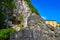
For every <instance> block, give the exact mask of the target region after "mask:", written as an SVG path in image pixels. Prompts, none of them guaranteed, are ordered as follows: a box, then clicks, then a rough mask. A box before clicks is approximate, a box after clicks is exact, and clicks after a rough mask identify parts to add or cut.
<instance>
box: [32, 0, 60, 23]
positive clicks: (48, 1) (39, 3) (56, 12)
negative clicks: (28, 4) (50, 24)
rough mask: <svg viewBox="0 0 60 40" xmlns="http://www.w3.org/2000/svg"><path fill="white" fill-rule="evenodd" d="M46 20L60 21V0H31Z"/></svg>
mask: <svg viewBox="0 0 60 40" xmlns="http://www.w3.org/2000/svg"><path fill="white" fill-rule="evenodd" d="M31 1H32V4H33V6H35V7H36V9H37V10H38V12H39V14H40V15H41V16H42V17H43V18H44V19H45V20H56V21H57V22H60V0H31Z"/></svg>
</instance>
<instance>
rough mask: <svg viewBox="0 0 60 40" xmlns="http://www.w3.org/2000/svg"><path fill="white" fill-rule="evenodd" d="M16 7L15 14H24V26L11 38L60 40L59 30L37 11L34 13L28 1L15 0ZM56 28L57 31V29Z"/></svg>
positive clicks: (19, 39)
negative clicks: (47, 22) (46, 22)
mask: <svg viewBox="0 0 60 40" xmlns="http://www.w3.org/2000/svg"><path fill="white" fill-rule="evenodd" d="M14 2H15V4H16V9H15V10H14V14H16V15H17V16H19V15H20V14H22V15H23V18H24V22H23V23H22V25H24V28H23V29H22V30H19V31H18V32H16V33H14V34H12V35H11V36H10V39H9V40H60V37H59V36H58V32H57V30H56V29H55V28H54V27H52V26H51V25H47V24H45V21H44V20H43V19H42V18H41V17H40V16H38V15H36V14H35V13H32V12H31V10H30V8H29V6H28V5H27V3H26V1H24V0H14ZM55 30H56V31H55Z"/></svg>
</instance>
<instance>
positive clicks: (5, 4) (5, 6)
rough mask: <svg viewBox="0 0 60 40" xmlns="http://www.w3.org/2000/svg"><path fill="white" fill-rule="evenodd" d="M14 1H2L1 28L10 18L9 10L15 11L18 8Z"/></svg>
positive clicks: (0, 5)
mask: <svg viewBox="0 0 60 40" xmlns="http://www.w3.org/2000/svg"><path fill="white" fill-rule="evenodd" d="M13 1H14V0H0V26H2V25H3V23H4V21H5V19H6V18H7V16H8V13H9V10H11V11H12V10H13V9H14V8H15V7H16V6H15V4H14V2H13Z"/></svg>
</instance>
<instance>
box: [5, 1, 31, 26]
mask: <svg viewBox="0 0 60 40" xmlns="http://www.w3.org/2000/svg"><path fill="white" fill-rule="evenodd" d="M14 3H15V5H16V9H14V10H13V13H10V14H11V15H10V14H9V16H8V17H9V18H8V20H7V21H6V22H7V24H8V25H9V26H11V25H12V26H14V23H13V21H17V22H18V20H17V19H18V17H19V16H20V15H21V14H22V15H23V18H24V22H23V23H22V25H24V27H27V19H28V17H29V16H30V15H31V13H32V12H31V11H30V9H29V6H28V5H27V3H26V2H25V1H24V0H14ZM13 18H14V19H15V20H13V21H12V23H11V22H10V21H11V20H10V19H13ZM9 23H10V24H9ZM15 23H16V22H15Z"/></svg>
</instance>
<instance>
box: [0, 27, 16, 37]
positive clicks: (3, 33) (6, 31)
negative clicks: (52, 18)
mask: <svg viewBox="0 0 60 40" xmlns="http://www.w3.org/2000/svg"><path fill="white" fill-rule="evenodd" d="M14 32H16V30H14V29H12V28H8V29H1V30H0V38H9V37H10V35H12V33H14Z"/></svg>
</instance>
